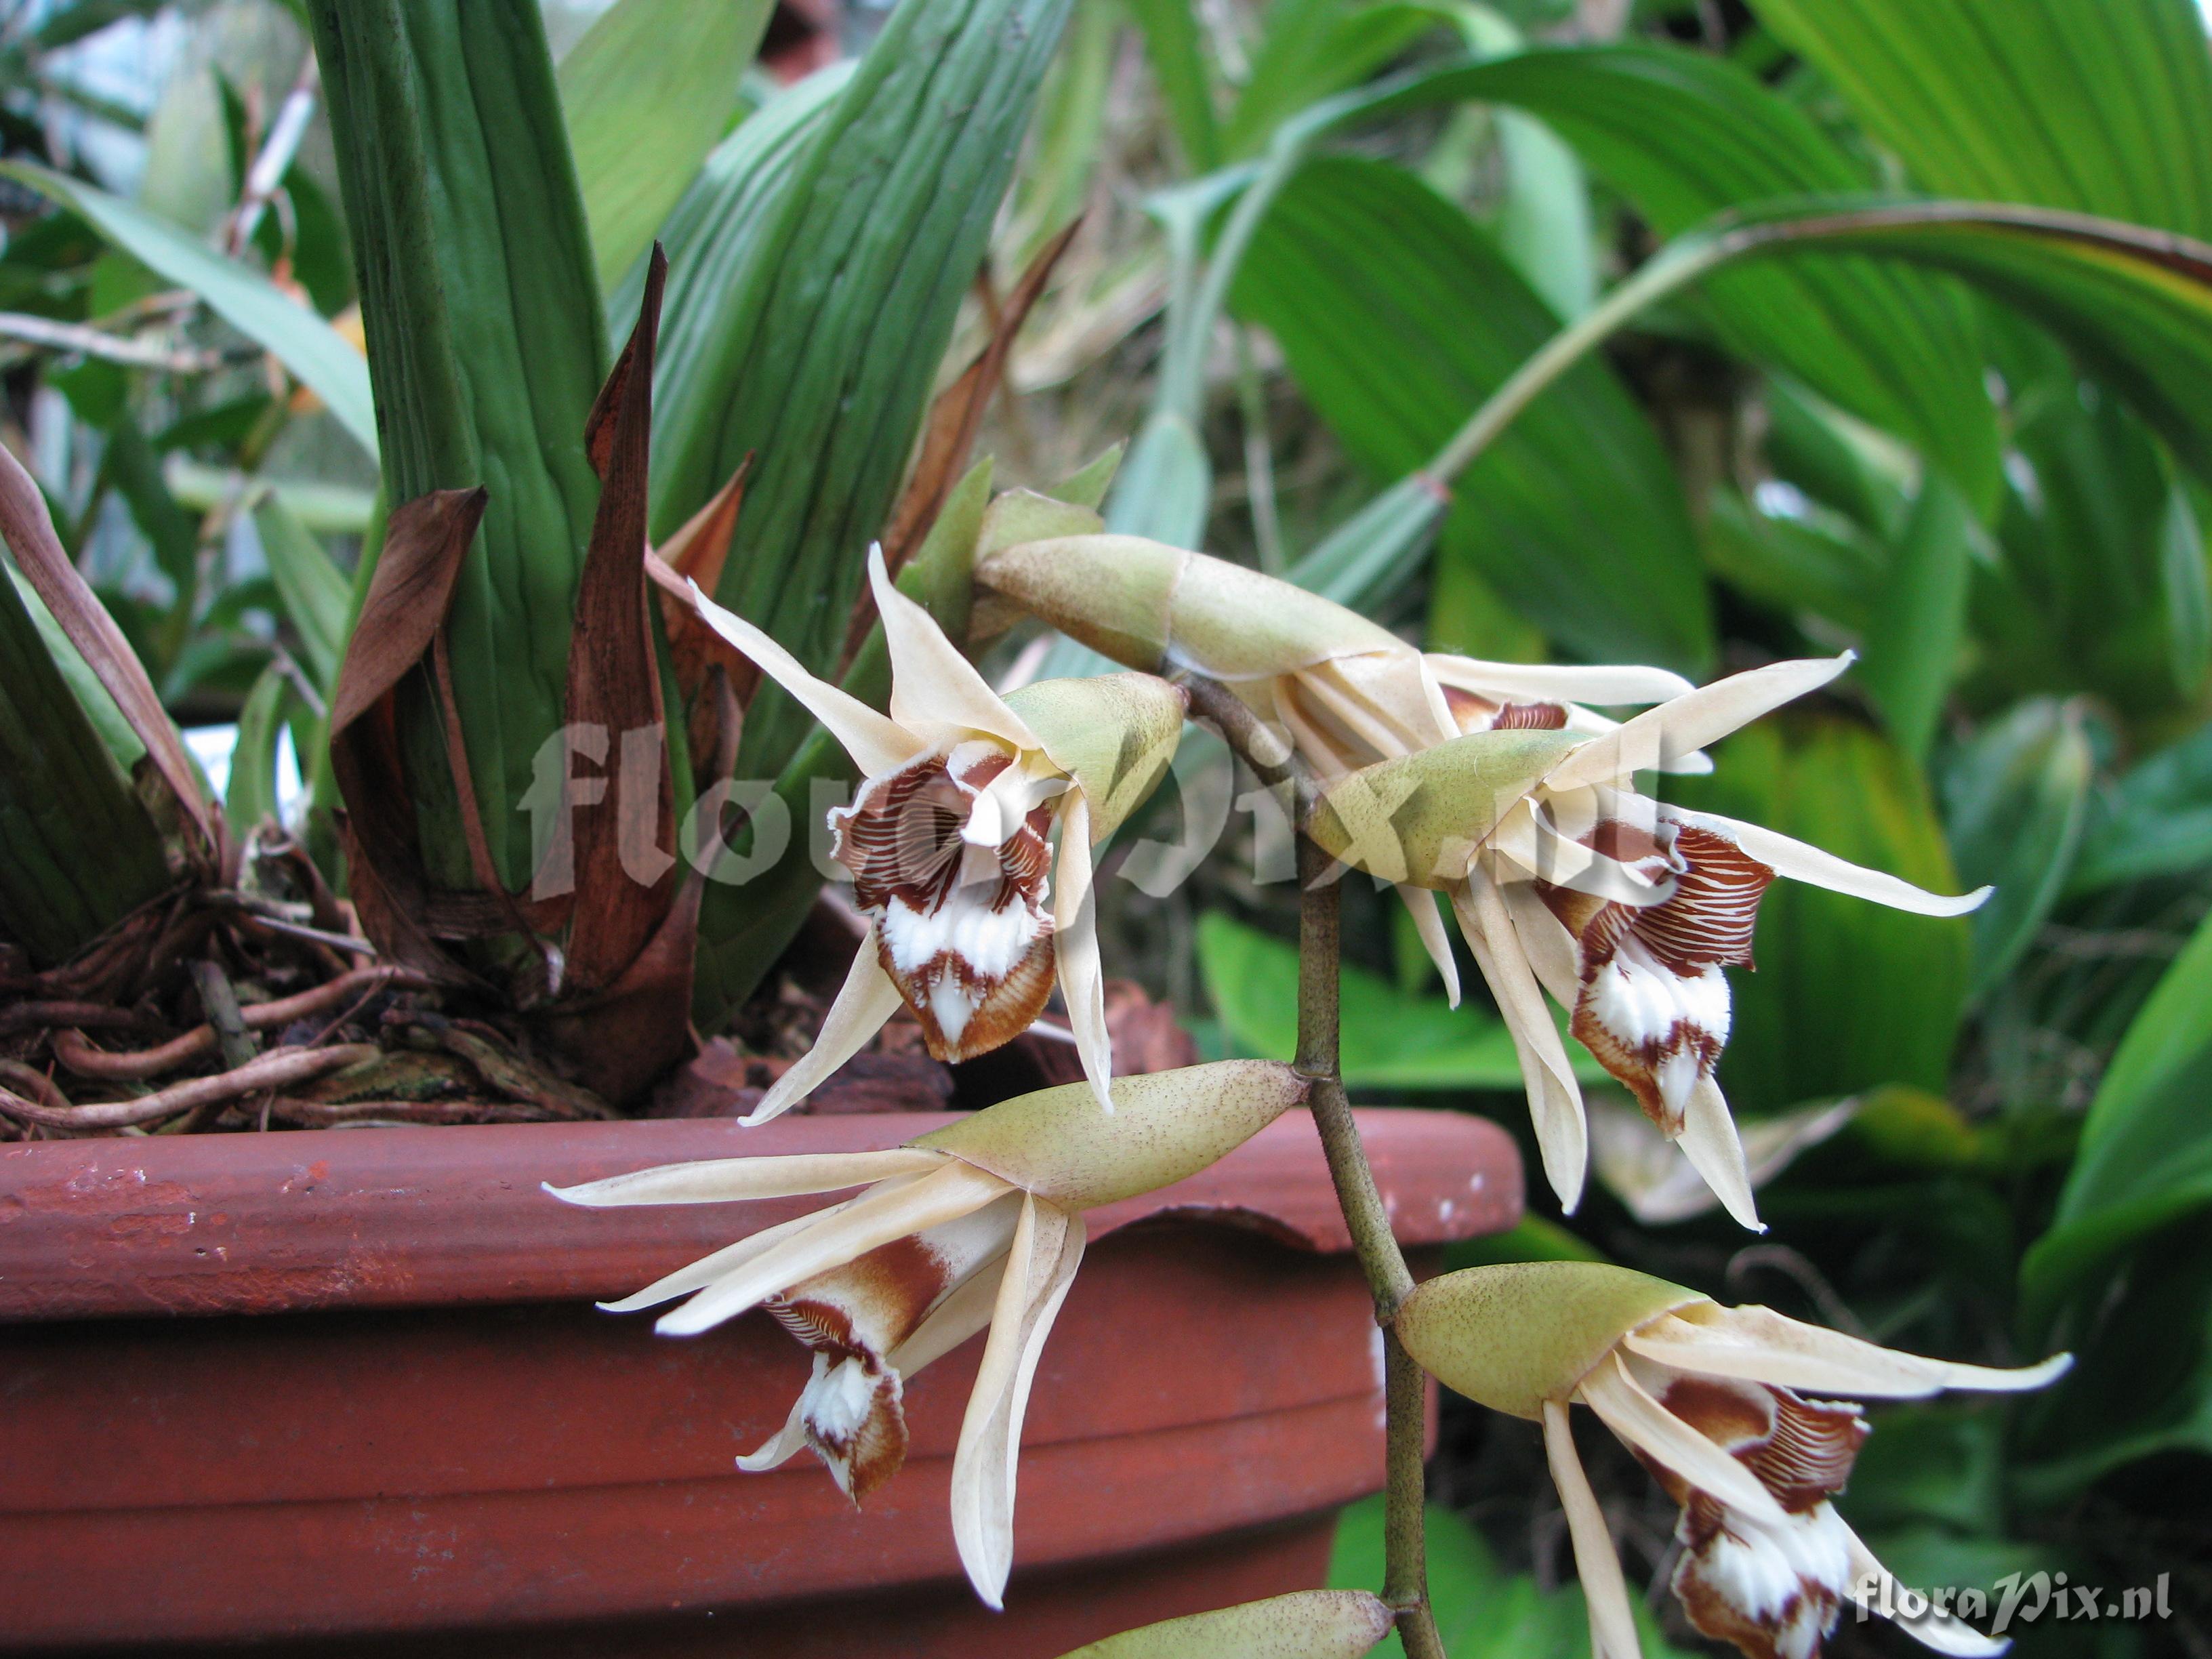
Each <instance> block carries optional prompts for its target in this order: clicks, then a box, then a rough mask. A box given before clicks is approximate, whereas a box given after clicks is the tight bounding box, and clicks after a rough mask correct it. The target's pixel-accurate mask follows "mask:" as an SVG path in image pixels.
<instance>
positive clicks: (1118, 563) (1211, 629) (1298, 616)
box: [976, 536, 1409, 681]
mask: <svg viewBox="0 0 2212 1659" xmlns="http://www.w3.org/2000/svg"><path fill="white" fill-rule="evenodd" d="M976 578H977V580H980V581H981V582H983V583H984V584H985V585H986V586H990V587H993V588H995V589H997V590H998V591H999V592H1001V593H1004V594H1006V596H1007V597H1008V598H1010V599H1014V600H1016V601H1018V602H1019V603H1020V604H1021V605H1023V606H1024V608H1026V609H1027V610H1029V611H1032V612H1033V613H1035V614H1036V616H1038V617H1042V618H1043V619H1044V620H1045V621H1047V622H1048V623H1052V624H1053V626H1054V627H1055V628H1057V629H1060V631H1061V632H1062V633H1064V634H1067V635H1072V636H1073V638H1075V639H1078V640H1080V641H1083V643H1084V644H1085V645H1087V646H1089V647H1091V648H1092V649H1093V650H1095V651H1101V652H1103V653H1105V654H1106V655H1108V656H1109V657H1112V658H1113V659H1115V661H1117V662H1124V663H1127V664H1128V665H1130V666H1132V667H1134V668H1145V669H1158V668H1163V667H1165V666H1174V667H1178V668H1194V669H1197V670H1198V671H1200V672H1201V673H1205V674H1207V675H1210V676H1212V678H1216V679H1220V680H1228V681H1237V680H1255V679H1272V678H1274V677H1275V676H1277V675H1280V674H1289V673H1293V672H1295V671H1297V670H1298V669H1301V668H1309V667H1311V666H1312V665H1314V664H1316V663H1319V662H1326V661H1328V659H1331V658H1334V657H1343V656H1351V655H1356V654H1358V653H1362V652H1369V651H1382V652H1388V653H1395V654H1402V653H1406V652H1407V650H1408V649H1409V647H1407V645H1406V644H1405V642H1404V641H1401V640H1400V639H1399V638H1398V637H1397V635H1395V634H1392V633H1391V632H1390V631H1389V629H1384V628H1381V627H1378V626H1377V625H1376V623H1371V622H1370V621H1368V620H1367V618H1366V617H1362V616H1360V615H1359V614H1358V612H1357V611H1347V610H1346V609H1345V608H1344V607H1343V606H1342V605H1338V604H1336V603H1334V601H1333V600H1329V599H1322V597H1321V596H1320V595H1319V594H1317V593H1310V592H1307V591H1306V590H1305V589H1304V588H1303V587H1299V586H1296V585H1295V584H1293V583H1291V582H1286V581H1283V580H1279V579H1277V578H1276V577H1273V576H1267V575H1263V574H1261V573H1260V572H1259V571H1256V570H1252V569H1248V568H1246V567H1244V566H1243V565H1239V564H1231V563H1230V562H1228V561H1227V560H1225V559H1214V558H1209V557H1207V556H1206V555H1205V554H1202V553H1190V552H1186V551H1185V550H1182V548H1179V547H1169V546H1167V545H1165V544H1163V543H1160V542H1154V541H1147V540H1146V539H1145V538H1143V537H1141V536H1067V537H1061V538H1057V539H1054V540H1050V541H1037V542H1030V543H1027V544H1024V545H1021V546H1018V547H1011V548H1008V549H1006V550H1005V551H1004V552H1000V553H996V554H994V555H992V556H990V557H988V558H987V559H984V560H983V561H981V562H980V563H979V564H978V565H977V567H976Z"/></svg>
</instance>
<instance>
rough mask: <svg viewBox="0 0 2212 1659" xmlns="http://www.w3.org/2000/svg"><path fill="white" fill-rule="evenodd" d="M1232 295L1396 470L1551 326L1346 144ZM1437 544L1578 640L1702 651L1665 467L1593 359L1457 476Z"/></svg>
mask: <svg viewBox="0 0 2212 1659" xmlns="http://www.w3.org/2000/svg"><path fill="white" fill-rule="evenodd" d="M1231 297H1232V301H1233V303H1234V305H1235V307H1236V308H1237V312H1238V313H1239V314H1240V315H1242V316H1243V317H1245V318H1247V319H1250V320H1253V321H1255V322H1259V323H1261V324H1264V325H1266V326H1267V328H1268V329H1269V330H1270V331H1273V334H1274V335H1275V337H1276V338H1277V339H1278V340H1279V342H1280V343H1281V344H1282V347H1283V349H1284V351H1285V355H1286V356H1287V357H1288V358H1289V361H1290V368H1291V374H1292V375H1293V376H1294V377H1295V378H1296V379H1297V381H1298V384H1299V386H1300V387H1301V389H1302V390H1304V392H1305V393H1306V395H1307V397H1308V398H1310V400H1311V401H1312V403H1313V404H1314V406H1315V407H1316V410H1319V411H1320V413H1321V415H1322V417H1323V418H1324V419H1325V420H1327V421H1328V423H1329V425H1330V426H1331V428H1333V429H1334V430H1335V432H1336V433H1337V434H1338V435H1339V436H1340V437H1341V438H1342V439H1343V441H1344V442H1345V444H1346V447H1348V448H1349V449H1351V451H1352V453H1353V454H1354V455H1355V456H1356V457H1357V458H1358V459H1360V460H1361V461H1363V462H1364V463H1365V464H1366V465H1368V466H1369V467H1370V468H1371V469H1372V470H1373V471H1376V472H1378V473H1380V474H1381V475H1383V476H1384V477H1395V476H1397V475H1400V474H1402V473H1407V472H1411V471H1414V470H1416V469H1417V468H1419V466H1420V465H1421V464H1422V462H1423V461H1424V460H1425V459H1426V458H1427V457H1428V456H1429V455H1431V453H1434V451H1435V450H1436V449H1437V447H1438V446H1439V445H1440V444H1441V443H1442V442H1443V441H1444V439H1445V438H1446V437H1447V436H1448V435H1449V434H1450V433H1451V431H1452V429H1453V428H1454V427H1455V424H1456V423H1457V422H1458V421H1459V420H1460V419H1461V418H1462V416H1463V414H1464V412H1465V411H1466V410H1469V409H1472V408H1473V407H1474V406H1475V405H1476V404H1478V403H1480V401H1481V400H1482V398H1484V397H1485V396H1486V394H1487V393H1488V392H1491V391H1492V390H1493V389H1494V388H1496V387H1497V386H1498V385H1499V384H1500V383H1501V382H1502V381H1503V380H1504V379H1505V377H1506V375H1507V374H1509V373H1510V372H1511V370H1512V369H1513V368H1514V367H1515V366H1516V364H1517V363H1519V362H1522V360H1523V359H1524V358H1526V357H1527V356H1528V355H1529V354H1530V353H1532V352H1534V350H1535V349H1538V348H1539V347H1540V346H1541V345H1542V344H1543V343H1545V341H1546V340H1547V338H1549V337H1551V336H1552V334H1553V332H1554V331H1555V330H1556V327H1557V319H1555V318H1554V317H1553V314H1552V313H1551V312H1550V311H1549V309H1548V308H1547V307H1546V306H1545V305H1544V303H1543V302H1542V301H1541V300H1539V299H1538V298H1537V297H1536V296H1535V295H1534V293H1533V292H1531V291H1530V289H1528V285H1527V283H1524V282H1523V281H1522V279H1521V277H1520V276H1518V275H1517V274H1516V272H1515V271H1514V270H1512V269H1511V268H1510V266H1509V265H1507V264H1505V262H1504V260H1503V259H1502V258H1500V257H1499V255H1498V252H1497V250H1496V249H1495V247H1494V246H1492V244H1491V243H1490V241H1489V240H1488V239H1487V238H1486V237H1485V236H1484V234H1482V232H1481V231H1480V229H1479V228H1477V227H1476V226H1475V225H1474V223H1473V222H1471V221H1469V220H1468V217H1467V216H1466V215H1465V214H1464V213H1463V212H1462V211H1461V210H1459V209H1457V208H1456V207H1455V206H1453V205H1452V204H1449V203H1448V202H1446V201H1444V200H1443V198H1442V197H1438V196H1437V195H1436V193H1435V192H1434V191H1431V190H1430V189H1429V188H1428V187H1427V186H1426V185H1423V184H1421V183H1420V182H1419V180H1418V179H1414V178H1413V176H1412V175H1410V174H1408V173H1402V172H1401V171H1399V170H1398V169H1396V168H1394V167H1386V166H1384V165H1383V164H1381V163H1378V162H1372V161H1358V160H1354V159H1352V158H1349V157H1330V158H1327V159H1324V160H1320V161H1314V162H1311V163H1309V164H1308V165H1307V166H1306V167H1304V169H1303V170H1301V172H1300V173H1298V175H1297V178H1296V179H1294V180H1293V181H1292V182H1291V185H1289V187H1288V188H1286V189H1285V191H1283V193H1282V195H1281V196H1280V197H1279V199H1278V200H1277V202H1276V204H1275V206H1274V208H1273V210H1272V211H1271V212H1270V213H1269V214H1268V215H1267V218H1266V220H1265V221H1264V222H1263V223H1262V224H1261V228H1260V230H1259V232H1258V233H1257V234H1255V236H1254V238H1253V240H1252V244H1251V247H1250V249H1249V252H1248V253H1247V254H1246V256H1245V258H1244V262H1243V268H1242V270H1241V271H1240V273H1239V275H1238V277H1237V282H1236V283H1235V285H1234V287H1233V288H1232V289H1231ZM1416 505H1418V503H1416ZM1430 505H1431V507H1433V505H1434V497H1433V490H1432V494H1431V503H1430ZM1440 557H1441V558H1442V559H1443V560H1444V561H1446V562H1450V561H1454V560H1465V561H1467V562H1469V563H1470V564H1471V565H1472V567H1473V568H1474V569H1475V571H1476V572H1477V573H1478V574H1480V576H1481V577H1482V578H1483V580H1485V581H1486V582H1487V583H1488V584H1489V585H1490V586H1492V588H1494V589H1495V590H1496V591H1497V592H1498V594H1499V595H1500V596H1501V597H1502V598H1503V599H1504V600H1505V601H1506V602H1507V603H1508V604H1509V605H1511V606H1512V607H1513V608H1514V609H1515V610H1516V611H1518V612H1519V613H1521V614H1522V616H1524V617H1527V618H1528V620H1529V621H1530V622H1533V623H1535V624H1536V625H1537V626H1538V627H1540V628H1541V629H1543V630H1544V631H1545V632H1546V633H1547V634H1548V635H1551V636H1553V638H1555V639H1558V640H1559V641H1564V642H1565V644H1566V645H1567V646H1569V647H1571V649H1572V650H1573V651H1574V652H1576V653H1577V654H1579V655H1582V656H1583V657H1586V658H1590V659H1599V660H1632V661H1649V662H1664V663H1669V664H1673V665H1677V666H1680V667H1684V668H1690V669H1696V668H1700V667H1702V666H1703V665H1705V662H1706V661H1708V660H1709V659H1710V657H1711V651H1712V634H1711V620H1710V618H1709V617H1708V614H1707V611H1706V607H1705V584H1704V580H1703V576H1702V574H1701V572H1700V571H1699V566H1698V559H1697V553H1696V547H1695V543H1694V539H1693V537H1692V531H1691V528H1690V525H1689V520H1688V515H1687V513H1686V510H1685V508H1684V506H1683V502H1682V500H1681V495H1680V490H1679V489H1678V487H1677V486H1676V483H1675V482H1674V472H1673V470H1672V468H1671V466H1670V465H1669V464H1668V460H1667V458H1666V455H1665V453H1664V451H1663V450H1662V448H1661V447H1660V445H1659V443H1658V441H1657V439H1656V436H1655V435H1653V433H1652V431H1651V429H1650V426H1649V425H1648V424H1647V423H1646V422H1645V421H1644V416H1643V415H1642V414H1641V412H1640V411H1639V410H1637V408H1636V407H1635V405H1634V404H1633V403H1632V401H1631V400H1630V399H1629V398H1628V397H1627V395H1626V392H1623V391H1622V390H1621V388H1620V386H1619V384H1618V383H1617V382H1615V381H1614V380H1613V379H1612V377H1611V375H1610V374H1608V373H1607V371H1606V370H1605V369H1604V368H1602V367H1601V366H1599V365H1595V364H1586V365H1583V367H1582V368H1578V369H1577V371H1576V372H1575V373H1574V374H1572V375H1571V376H1570V377H1569V378H1568V379H1567V380H1565V383H1564V384H1563V385H1561V386H1559V388H1558V389H1557V391H1556V392H1555V393H1554V394H1553V396H1551V397H1549V398H1547V399H1545V400H1544V401H1543V402H1542V403H1541V404H1538V405H1537V406H1536V407H1535V408H1534V410H1531V411H1530V413H1529V415H1528V417H1527V419H1526V420H1525V421H1524V422H1522V424H1520V425H1519V426H1517V427H1516V428H1515V429H1514V431H1513V432H1512V433H1511V434H1510V435H1508V436H1507V437H1506V438H1504V439H1503V440H1501V441H1500V442H1499V444H1498V447H1497V451H1496V453H1493V454H1491V455H1488V456H1486V457H1485V458H1483V459H1482V460H1480V462H1478V463H1477V464H1476V465H1474V466H1473V467H1472V468H1470V469H1469V470H1468V472H1467V473H1466V474H1465V476H1464V477H1462V478H1461V479H1460V480H1459V482H1458V484H1457V487H1456V489H1455V491H1454V495H1453V505H1452V509H1451V512H1450V513H1449V516H1448V517H1447V518H1446V519H1445V520H1444V521H1443V547H1442V550H1441V553H1440ZM1300 576H1301V580H1307V578H1306V576H1305V574H1304V573H1303V572H1301V573H1300Z"/></svg>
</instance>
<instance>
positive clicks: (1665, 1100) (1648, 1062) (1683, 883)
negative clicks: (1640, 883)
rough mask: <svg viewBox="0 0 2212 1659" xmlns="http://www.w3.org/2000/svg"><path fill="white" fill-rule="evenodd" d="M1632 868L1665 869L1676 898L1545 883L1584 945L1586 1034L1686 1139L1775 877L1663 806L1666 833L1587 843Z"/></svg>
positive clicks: (1593, 1048)
mask: <svg viewBox="0 0 2212 1659" xmlns="http://www.w3.org/2000/svg"><path fill="white" fill-rule="evenodd" d="M1584 841H1585V844H1587V845H1589V846H1590V847H1592V848H1594V849H1595V851H1597V852H1599V853H1601V854H1604V855H1606V856H1607V857H1609V858H1612V859H1613V860H1618V861H1620V862H1621V863H1623V864H1625V865H1627V866H1631V867H1638V866H1642V867H1645V868H1651V867H1655V866H1663V867H1664V868H1665V869H1666V870H1667V871H1668V872H1669V874H1670V877H1671V881H1670V885H1671V891H1670V893H1669V895H1668V896H1667V897H1666V898H1664V899H1662V901H1661V902H1658V903H1656V904H1648V905H1640V906H1639V905H1632V904H1627V903H1624V902H1620V901H1618V900H1607V899H1601V898H1597V897H1595V896H1592V895H1590V894H1588V893H1584V892H1579V891H1577V890H1574V889H1572V888H1569V887H1565V886H1560V885H1556V884H1551V883H1548V882H1542V881H1539V882H1537V883H1536V884H1534V885H1535V890H1536V893H1537V895H1538V896H1539V897H1540V898H1541V899H1542V900H1543V902H1544V904H1545V907H1546V908H1547V909H1548V910H1550V912H1551V913H1552V915H1553V916H1555V917H1556V918H1558V920H1559V923H1560V924H1561V926H1563V927H1565V929H1566V930H1567V933H1569V934H1570V935H1571V937H1572V939H1573V940H1574V943H1575V955H1576V972H1577V981H1578V990H1577V995H1576V998H1575V1002H1574V1018H1573V1024H1572V1030H1573V1031H1574V1035H1575V1036H1576V1037H1577V1039H1578V1040H1579V1041H1580V1042H1582V1043H1583V1046H1584V1047H1586V1048H1589V1051H1590V1053H1591V1054H1594V1055H1595V1056H1596V1058H1597V1060H1598V1062H1599V1063H1600V1064H1601V1065H1602V1066H1604V1067H1605V1068H1606V1070H1607V1071H1608V1072H1610V1073H1612V1074H1613V1076H1614V1077H1615V1078H1617V1079H1620V1081H1621V1082H1622V1083H1623V1084H1625V1085H1627V1087H1628V1089H1629V1091H1631V1092H1632V1093H1633V1094H1634V1095H1635V1097H1636V1099H1637V1103H1638V1104H1639V1105H1640V1106H1642V1107H1643V1108H1644V1112H1645V1114H1646V1115H1648V1116H1649V1117H1650V1119H1651V1121H1653V1122H1654V1123H1656V1124H1657V1125H1658V1126H1659V1127H1661V1128H1662V1130H1664V1131H1666V1132H1667V1133H1668V1134H1669V1135H1680V1133H1682V1132H1683V1128H1684V1126H1685V1123H1686V1118H1687V1114H1688V1111H1689V1107H1690V1102H1691V1098H1692V1095H1693V1093H1694V1092H1695V1091H1696V1090H1697V1088H1698V1086H1699V1084H1700V1083H1702V1082H1705V1081H1706V1080H1709V1079H1711V1077H1712V1075H1713V1072H1714V1069H1715V1067H1716V1066H1718V1064H1719V1062H1720V1055H1721V1050H1722V1048H1723V1045H1724V1044H1725V1043H1726V1042H1727V1041H1728V1034H1729V1022H1730V1006H1731V1005H1730V1000H1729V986H1728V980H1727V978H1726V976H1725V975H1723V973H1722V971H1721V970H1722V969H1723V968H1729V967H1743V968H1748V967H1750V966H1751V965H1752V934H1753V928H1754V927H1755V925H1756V923H1757V921H1758V917H1759V899H1760V896H1762V895H1763V894H1764V893H1765V890H1766V889H1767V887H1768V885H1769V884H1771V882H1772V881H1773V879H1774V872H1773V871H1772V870H1771V868H1769V867H1768V866H1765V865H1764V864H1761V863H1759V861H1758V860H1756V859H1753V858H1752V857H1751V856H1749V855H1748V854H1746V853H1745V852H1744V851H1743V849H1742V848H1741V847H1739V846H1738V845H1737V844H1736V843H1735V842H1734V841H1733V840H1731V839H1730V838H1729V837H1728V836H1726V835H1724V834H1723V833H1722V832H1721V831H1719V830H1717V829H1710V828H1707V827H1705V826H1704V825H1701V824H1696V823H1681V822H1680V821H1679V820H1677V819H1676V818H1674V817H1673V816H1672V814H1671V813H1670V812H1669V811H1668V809H1667V808H1665V807H1661V808H1660V809H1659V811H1658V815H1657V823H1656V833H1655V831H1653V830H1646V829H1644V828H1642V827H1640V826H1638V825H1635V824H1632V823H1624V822H1621V821H1619V820H1605V821H1601V823H1599V824H1598V825H1596V826H1595V830H1594V831H1593V832H1592V833H1591V834H1590V835H1589V836H1586V837H1585V838H1584Z"/></svg>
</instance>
